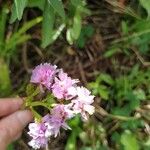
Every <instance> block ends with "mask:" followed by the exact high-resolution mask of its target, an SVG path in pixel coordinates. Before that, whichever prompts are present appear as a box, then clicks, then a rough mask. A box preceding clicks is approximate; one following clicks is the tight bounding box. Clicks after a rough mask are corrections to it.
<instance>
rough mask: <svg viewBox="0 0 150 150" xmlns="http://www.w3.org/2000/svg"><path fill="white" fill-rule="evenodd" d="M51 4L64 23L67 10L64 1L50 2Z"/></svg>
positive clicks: (55, 0)
mask: <svg viewBox="0 0 150 150" xmlns="http://www.w3.org/2000/svg"><path fill="white" fill-rule="evenodd" d="M48 2H49V4H50V5H51V6H52V7H53V8H54V10H55V11H56V12H57V13H58V15H59V16H60V17H62V19H63V21H65V10H64V6H63V3H62V0H48Z"/></svg>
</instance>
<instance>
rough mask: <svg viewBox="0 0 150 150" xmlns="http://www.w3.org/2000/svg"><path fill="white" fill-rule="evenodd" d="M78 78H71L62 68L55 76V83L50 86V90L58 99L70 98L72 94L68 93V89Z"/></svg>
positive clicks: (74, 84)
mask: <svg viewBox="0 0 150 150" xmlns="http://www.w3.org/2000/svg"><path fill="white" fill-rule="evenodd" d="M77 82H79V81H78V80H73V79H71V78H70V77H68V75H67V74H66V73H64V72H63V70H60V71H59V74H58V78H57V77H56V78H55V83H54V84H53V86H52V92H53V94H54V96H55V97H56V98H58V99H71V98H72V96H71V95H69V94H68V89H69V88H71V87H72V86H76V83H77Z"/></svg>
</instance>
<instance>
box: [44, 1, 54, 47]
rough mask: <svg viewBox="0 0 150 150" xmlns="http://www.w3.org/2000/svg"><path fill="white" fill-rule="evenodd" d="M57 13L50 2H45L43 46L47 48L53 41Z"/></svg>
mask: <svg viewBox="0 0 150 150" xmlns="http://www.w3.org/2000/svg"><path fill="white" fill-rule="evenodd" d="M54 20H55V13H54V9H53V7H52V6H51V5H49V3H48V2H47V1H46V2H45V7H44V13H43V23H42V47H43V48H45V47H46V46H48V45H49V44H51V43H52V42H53V38H52V37H53V34H54V31H53V28H54Z"/></svg>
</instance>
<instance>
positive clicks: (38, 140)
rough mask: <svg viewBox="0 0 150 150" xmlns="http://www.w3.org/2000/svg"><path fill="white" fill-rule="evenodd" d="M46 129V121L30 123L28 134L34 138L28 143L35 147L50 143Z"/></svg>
mask: <svg viewBox="0 0 150 150" xmlns="http://www.w3.org/2000/svg"><path fill="white" fill-rule="evenodd" d="M46 129H47V127H46V126H45V124H44V123H30V124H29V132H28V134H29V135H30V136H31V137H32V140H31V141H30V142H29V143H28V144H29V145H30V146H31V147H33V148H34V149H39V148H40V147H45V146H46V145H47V143H48V139H47V138H46V137H45V131H46Z"/></svg>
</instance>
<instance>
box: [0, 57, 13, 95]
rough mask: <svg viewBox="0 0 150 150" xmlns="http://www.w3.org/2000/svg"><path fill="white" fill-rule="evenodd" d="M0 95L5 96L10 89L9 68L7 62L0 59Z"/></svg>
mask: <svg viewBox="0 0 150 150" xmlns="http://www.w3.org/2000/svg"><path fill="white" fill-rule="evenodd" d="M0 70H1V71H0V91H1V92H0V96H7V95H9V94H10V92H11V90H12V86H11V80H10V75H9V68H8V66H7V64H6V63H5V62H4V61H3V60H2V59H0Z"/></svg>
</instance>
